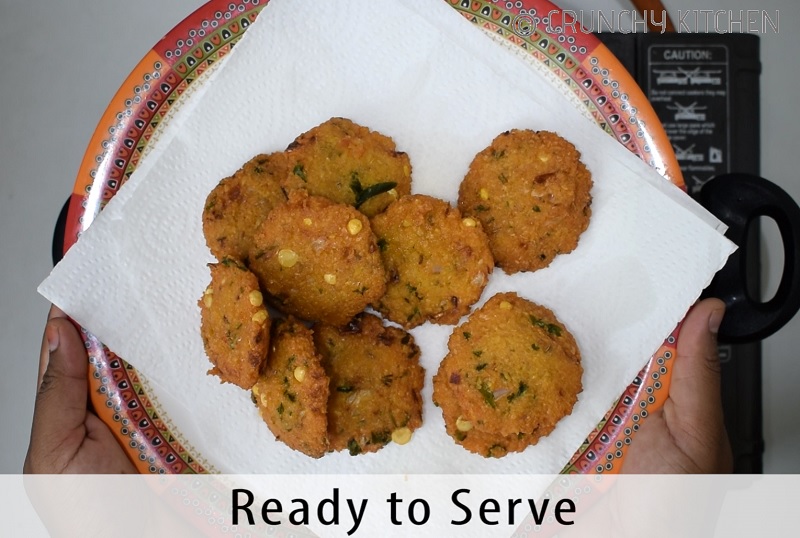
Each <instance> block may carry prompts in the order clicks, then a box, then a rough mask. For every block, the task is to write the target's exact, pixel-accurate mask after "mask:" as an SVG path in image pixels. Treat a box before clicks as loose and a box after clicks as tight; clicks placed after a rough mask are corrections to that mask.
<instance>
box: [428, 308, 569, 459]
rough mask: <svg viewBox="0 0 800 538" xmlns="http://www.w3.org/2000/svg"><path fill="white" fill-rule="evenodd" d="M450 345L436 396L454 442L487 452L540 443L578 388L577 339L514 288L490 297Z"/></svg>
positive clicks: (437, 380) (435, 383) (436, 381)
mask: <svg viewBox="0 0 800 538" xmlns="http://www.w3.org/2000/svg"><path fill="white" fill-rule="evenodd" d="M448 350H449V352H448V354H447V356H446V357H445V358H444V360H443V361H442V363H441V364H440V366H439V371H438V372H437V374H436V375H435V376H434V379H433V387H434V388H433V400H434V403H436V404H437V405H438V406H440V407H441V408H442V413H443V415H444V418H445V421H446V425H447V431H448V433H449V434H450V435H451V436H452V437H453V438H454V439H455V440H456V442H458V443H459V444H461V445H462V446H464V447H465V448H467V449H468V450H471V451H473V452H477V453H479V454H483V455H485V456H495V457H497V456H500V455H503V454H502V453H503V452H507V451H518V450H523V449H524V448H525V447H526V446H529V445H531V444H535V443H536V442H538V440H539V438H541V437H542V436H545V435H548V434H549V433H550V432H552V431H553V429H554V428H555V426H556V423H558V421H560V420H561V419H562V418H563V417H565V416H566V415H569V414H570V413H571V412H572V408H573V406H574V405H575V402H576V401H577V397H578V393H580V392H581V390H582V384H581V378H582V375H583V368H582V367H581V364H580V352H579V350H578V346H577V344H576V342H575V339H574V338H573V337H572V335H571V334H570V333H569V332H568V331H567V329H566V327H564V325H563V324H562V323H561V322H560V321H558V319H556V317H555V315H554V314H553V313H552V312H551V311H550V310H548V309H547V308H545V307H543V306H539V305H536V304H534V303H532V302H530V301H527V300H525V299H522V298H520V297H519V296H517V295H516V294H515V293H501V294H498V295H495V296H494V297H492V298H491V299H489V301H487V303H486V304H485V305H484V306H483V307H482V308H480V309H479V310H477V311H476V312H475V313H473V314H472V315H471V316H470V318H469V319H468V320H467V321H466V322H465V323H464V324H462V325H460V326H459V327H457V328H456V329H455V330H454V331H453V334H452V335H451V336H450V340H449V341H448ZM459 425H460V427H459Z"/></svg>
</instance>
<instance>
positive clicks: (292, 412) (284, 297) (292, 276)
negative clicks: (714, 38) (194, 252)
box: [198, 118, 591, 458]
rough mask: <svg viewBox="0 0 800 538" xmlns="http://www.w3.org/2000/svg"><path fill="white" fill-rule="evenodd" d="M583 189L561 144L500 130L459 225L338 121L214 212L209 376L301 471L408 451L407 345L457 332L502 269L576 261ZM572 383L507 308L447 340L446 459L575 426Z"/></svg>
mask: <svg viewBox="0 0 800 538" xmlns="http://www.w3.org/2000/svg"><path fill="white" fill-rule="evenodd" d="M590 188H591V178H590V176H589V174H588V171H587V170H586V168H585V167H584V166H583V164H582V163H581V162H580V160H579V154H578V153H577V151H576V150H575V148H574V147H573V146H572V145H571V144H570V143H568V142H566V141H564V140H563V139H561V138H559V137H558V136H557V135H554V134H552V133H546V132H539V133H534V132H532V131H510V132H507V133H504V134H502V135H500V136H499V137H497V138H496V139H495V140H494V142H493V143H492V145H491V146H490V147H489V148H487V149H486V150H484V151H482V152H481V153H480V154H478V155H477V156H476V157H475V160H474V161H473V163H472V165H471V167H470V170H469V173H468V174H467V176H466V177H465V178H464V181H463V183H462V185H461V189H460V192H459V208H454V207H452V206H450V204H448V203H447V202H445V201H443V200H438V199H436V198H433V197H430V196H426V195H420V194H415V195H411V194H410V192H411V163H410V161H409V158H408V156H407V155H406V154H405V153H403V152H400V151H397V149H396V147H395V144H394V142H393V141H392V140H391V139H390V138H388V137H386V136H384V135H382V134H380V133H377V132H375V131H371V130H369V129H368V128H366V127H362V126H360V125H357V124H355V123H353V122H352V121H350V120H347V119H343V118H332V119H330V120H328V121H327V122H325V123H323V124H321V125H319V126H317V127H314V128H313V129H311V130H310V131H308V132H306V133H303V134H302V135H300V136H299V137H298V138H297V139H296V140H295V141H294V142H293V143H292V144H290V145H289V147H288V148H287V150H286V151H284V152H278V153H272V154H269V155H258V156H256V157H254V158H253V159H252V160H251V161H249V162H247V163H246V164H245V165H244V166H243V167H242V168H241V169H240V170H239V171H237V172H236V173H235V174H233V175H232V176H230V177H228V178H225V179H223V180H222V181H220V183H219V184H218V185H217V187H216V188H215V189H213V191H212V192H211V193H210V194H209V196H208V198H207V201H206V206H205V210H204V213H203V231H204V234H205V236H206V241H207V243H208V246H209V248H210V250H211V252H212V254H214V255H215V256H216V257H217V259H219V260H221V261H220V263H217V264H211V265H210V269H211V283H210V284H209V286H208V288H207V290H206V291H205V293H204V295H203V297H201V298H200V300H199V303H198V304H199V306H200V309H201V316H202V324H201V335H202V337H203V342H204V344H205V349H206V353H207V355H208V357H209V360H210V361H211V363H212V365H213V368H212V369H211V370H210V371H209V373H211V374H214V375H217V376H218V377H219V378H220V380H221V381H222V382H229V383H234V384H236V385H238V386H240V387H242V388H243V389H246V390H250V389H252V395H253V400H254V402H255V403H256V405H257V406H258V408H259V410H260V413H261V415H262V417H263V419H264V421H265V422H266V423H267V425H268V426H269V428H270V430H271V431H272V432H273V433H274V435H275V437H276V438H277V439H279V440H280V441H282V442H284V443H285V444H287V445H288V446H289V447H291V448H293V449H296V450H299V451H301V452H303V453H305V454H307V455H309V456H311V457H315V458H318V457H321V456H322V455H324V454H325V453H326V452H329V451H339V450H345V449H347V450H348V451H349V452H350V454H353V455H356V454H360V453H366V452H374V451H376V450H379V449H381V448H382V447H383V446H385V445H386V444H387V443H389V442H390V441H393V442H395V443H397V444H405V443H407V442H408V441H409V440H410V438H411V435H412V433H413V431H414V430H415V429H417V428H418V427H420V425H421V424H422V401H421V396H420V394H421V390H422V386H423V382H424V370H423V369H422V367H421V366H420V352H419V348H418V347H417V346H416V345H415V343H414V339H413V337H412V336H411V335H410V334H409V333H408V332H406V330H404V329H412V328H414V327H417V326H419V325H421V324H423V323H426V322H432V323H438V324H455V323H458V321H459V320H460V319H461V318H462V317H463V316H465V315H468V314H469V313H470V310H471V308H472V306H473V305H474V304H475V303H476V302H477V301H478V300H479V299H480V297H481V294H482V293H483V290H484V288H485V286H486V285H487V283H488V280H489V277H490V275H491V273H492V270H493V268H494V266H495V263H497V264H498V265H499V266H500V267H502V268H503V269H505V270H506V271H507V272H515V271H528V270H535V269H538V268H541V267H544V266H546V265H547V264H549V263H550V261H551V260H552V259H553V257H554V256H556V255H557V254H559V253H566V252H569V251H570V250H572V249H573V248H575V245H576V244H577V241H578V236H579V235H580V233H581V232H582V231H583V230H584V229H585V228H586V226H587V224H588V219H589V216H590V209H589V204H590V202H591V198H590V196H589V189H590ZM484 230H485V231H484ZM265 304H269V305H270V306H271V307H272V309H271V310H270V311H269V312H268V311H267V307H266V306H265ZM369 307H372V308H374V309H375V310H377V311H378V312H380V314H382V315H383V316H384V317H385V318H386V319H387V320H389V321H391V322H394V323H397V324H399V325H400V326H402V327H403V328H402V329H401V328H396V327H386V326H384V323H383V321H382V320H381V319H380V318H379V317H377V316H374V315H372V314H368V313H366V312H365V309H367V308H369ZM270 327H272V331H270ZM581 372H582V370H581V367H580V356H579V354H578V350H577V346H576V345H575V341H574V339H573V338H572V336H570V335H569V333H568V332H567V331H566V329H565V328H564V327H563V325H561V324H560V323H559V322H558V321H557V320H555V318H554V316H553V315H552V313H551V312H550V311H549V310H547V309H544V308H542V307H538V306H536V305H533V304H532V303H529V302H528V301H525V300H524V299H521V298H519V297H517V296H516V295H514V294H503V295H500V296H496V297H494V298H492V299H490V300H489V302H488V303H487V304H486V305H485V306H484V307H483V308H481V309H480V310H479V311H477V312H476V313H474V314H473V315H472V316H471V317H470V318H469V320H468V321H467V322H466V323H465V324H464V325H462V326H460V327H458V328H457V329H456V330H455V332H454V333H453V336H451V338H450V353H449V354H448V356H447V357H446V358H445V359H444V361H443V362H442V364H441V366H440V369H439V373H438V374H437V375H436V377H435V379H434V400H435V403H436V404H437V405H439V406H440V407H441V408H442V411H443V415H444V418H445V422H446V426H447V432H448V433H449V434H450V435H451V436H453V438H454V439H455V440H456V442H458V443H459V444H461V445H462V446H464V447H465V448H467V449H468V450H471V451H473V452H478V453H480V454H483V455H484V456H493V457H500V456H503V455H505V454H506V453H507V452H513V451H519V450H523V449H524V448H525V447H526V446H529V445H531V444H534V443H536V441H537V440H538V439H539V437H541V436H543V435H547V434H548V433H550V431H552V429H553V428H554V427H555V424H556V422H558V420H560V419H561V418H562V417H563V416H565V415H566V414H569V413H570V412H571V410H572V407H573V405H574V403H575V401H576V397H577V394H578V392H580V388H581Z"/></svg>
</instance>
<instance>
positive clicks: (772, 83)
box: [0, 0, 800, 473]
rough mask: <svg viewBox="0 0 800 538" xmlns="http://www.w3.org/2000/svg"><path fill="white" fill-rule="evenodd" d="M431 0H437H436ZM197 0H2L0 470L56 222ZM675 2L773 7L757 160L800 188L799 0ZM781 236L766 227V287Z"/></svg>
mask: <svg viewBox="0 0 800 538" xmlns="http://www.w3.org/2000/svg"><path fill="white" fill-rule="evenodd" d="M432 1H436V0H432ZM203 3H204V2H203V0H170V2H161V1H157V0H139V1H137V2H128V1H124V0H103V1H101V0H71V1H70V2H47V1H43V0H25V1H20V0H17V1H14V0H0V51H1V53H0V249H2V250H0V252H2V254H1V255H0V346H1V347H0V349H2V350H3V351H2V371H1V372H2V373H0V425H1V426H2V428H3V433H2V435H1V436H0V439H1V440H0V443H1V444H0V473H16V472H19V470H20V469H21V468H22V462H23V460H24V457H25V451H26V448H27V444H28V436H29V432H30V421H31V417H32V413H33V400H34V394H35V384H36V371H37V360H38V354H39V347H40V343H41V334H42V327H43V325H44V320H45V316H46V314H47V309H48V304H47V303H46V301H45V300H44V299H42V298H41V297H40V296H39V295H38V294H37V293H36V286H37V285H38V284H39V282H41V281H42V280H43V279H44V277H45V276H46V275H47V274H48V272H49V270H50V268H51V263H50V245H51V239H52V231H53V225H54V223H55V220H56V217H57V215H58V212H59V210H60V209H61V206H62V204H63V203H64V201H65V200H66V198H67V197H68V196H69V194H70V193H71V190H72V184H73V181H74V178H75V174H76V172H77V169H78V166H79V164H80V161H81V159H82V157H83V153H84V150H85V149H86V146H87V144H88V142H89V139H90V137H91V135H92V133H93V132H94V129H95V126H96V124H97V122H98V120H99V119H100V116H101V115H102V113H103V111H104V110H105V107H106V105H107V104H108V102H109V101H110V99H111V97H112V96H113V95H114V93H115V92H116V90H117V89H118V88H119V86H120V85H121V84H122V82H123V81H124V79H125V78H126V76H127V75H128V73H129V72H130V71H131V70H132V69H133V67H134V66H135V65H136V64H137V63H138V61H139V60H140V59H141V58H142V56H144V54H145V53H146V52H147V51H148V50H149V49H150V48H151V47H152V46H153V45H154V44H155V43H156V42H157V41H158V40H159V39H160V38H161V37H162V36H163V35H164V34H165V33H167V32H168V31H169V30H170V29H171V28H172V27H173V26H175V25H176V24H177V23H178V22H180V21H181V20H182V19H183V18H184V17H185V16H187V15H188V14H190V13H191V12H192V11H193V10H194V9H196V8H197V7H199V6H200V5H202V4H203ZM665 3H666V5H667V8H668V9H669V11H670V13H671V14H672V17H673V20H675V19H676V18H677V13H678V10H689V9H712V10H717V9H722V10H734V11H737V12H738V10H740V9H745V10H746V9H759V10H766V11H767V12H769V13H770V14H774V12H775V11H776V10H778V11H779V13H780V32H779V33H778V34H775V33H773V32H771V31H770V32H769V33H765V34H762V35H761V62H762V66H763V70H762V77H761V146H762V149H761V163H762V165H761V171H762V175H764V176H765V177H768V178H771V179H772V180H773V181H775V182H776V183H778V184H779V185H781V186H782V187H783V188H784V189H785V190H787V191H788V192H789V194H791V195H792V196H793V197H794V198H795V199H796V200H800V181H799V180H797V179H796V178H795V174H796V172H795V170H794V165H795V162H796V155H795V154H796V151H797V135H798V127H797V125H798V122H800V108H799V107H797V106H796V102H795V96H796V95H797V89H796V87H795V86H794V83H796V82H797V81H798V78H799V77H798V71H800V57H798V55H797V51H798V50H800V36H798V33H797V31H796V30H797V28H798V24H800V4H798V3H796V2H794V1H793V0H760V1H758V2H757V1H756V0H694V1H691V0H666V2H665ZM559 4H560V5H561V6H562V7H564V8H566V9H576V10H577V9H584V10H587V11H588V10H604V11H605V12H606V13H609V14H610V12H611V10H615V11H616V12H619V11H621V10H624V9H631V5H630V4H629V3H628V2H627V1H624V0H592V1H590V0H562V1H561V2H559ZM776 245H777V242H776V241H775V240H774V238H773V237H772V235H771V234H768V237H767V241H766V247H765V250H766V251H767V257H766V259H765V262H764V269H765V272H766V277H765V279H766V286H767V287H768V288H769V287H771V288H772V289H774V287H775V283H774V282H775V280H776V273H777V271H778V270H779V268H776V267H775V265H776V264H775V263H774V261H773V260H774V256H770V254H772V255H774V252H775V251H776V250H777V246H776ZM799 330H800V318H797V317H796V318H795V319H794V320H793V321H791V322H790V323H789V325H788V326H787V327H785V328H784V329H783V330H782V331H780V332H779V333H778V334H776V335H774V336H772V337H770V338H768V339H767V340H766V341H765V342H764V380H763V384H764V385H763V386H764V438H765V442H766V451H765V453H764V470H765V472H769V473H789V472H792V473H797V472H800V460H798V458H797V457H796V453H797V446H798V444H800V391H798V390H797V388H796V387H797V386H799V385H800V365H798V364H797V360H796V359H797V357H796V353H795V350H794V347H795V344H796V343H797V342H798V337H797V334H798V331H799Z"/></svg>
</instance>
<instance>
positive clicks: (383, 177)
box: [286, 118, 411, 216]
mask: <svg viewBox="0 0 800 538" xmlns="http://www.w3.org/2000/svg"><path fill="white" fill-rule="evenodd" d="M286 154H287V158H288V162H289V179H290V180H291V185H288V188H290V189H295V188H296V187H297V185H298V183H297V178H299V179H300V180H301V181H302V186H303V187H304V188H306V189H307V190H308V192H310V193H311V194H313V195H317V196H324V197H326V198H329V199H330V200H334V201H336V202H339V203H342V204H347V205H351V206H354V207H356V208H357V209H359V210H360V211H361V212H362V213H364V214H365V215H367V216H373V215H376V214H377V213H380V212H381V211H383V210H384V209H386V207H387V206H388V205H389V204H391V203H392V202H394V201H395V200H396V199H397V198H398V197H400V196H403V195H405V194H409V193H410V192H411V163H410V161H409V159H408V155H406V154H405V153H403V152H401V151H397V148H396V146H395V144H394V142H393V141H392V139H391V138H389V137H387V136H384V135H382V134H381V133H378V132H377V131H370V130H369V129H368V128H366V127H362V126H361V125H358V124H356V123H353V122H352V121H350V120H348V119H345V118H331V119H330V120H328V121H326V122H325V123H322V124H321V125H318V126H317V127H314V128H313V129H311V130H310V131H308V132H306V133H303V134H302V135H300V136H299V137H297V139H295V141H294V142H292V144H290V145H289V147H288V148H287V151H286Z"/></svg>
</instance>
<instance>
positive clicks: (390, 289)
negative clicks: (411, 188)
mask: <svg viewBox="0 0 800 538" xmlns="http://www.w3.org/2000/svg"><path fill="white" fill-rule="evenodd" d="M372 229H373V231H374V232H375V235H376V236H377V238H378V247H379V248H380V250H381V258H382V259H383V264H384V267H385V268H386V274H387V278H388V284H387V288H386V294H385V295H384V296H383V297H382V298H381V299H380V300H379V301H378V302H377V303H376V304H375V307H376V308H377V309H378V310H379V311H380V312H381V313H382V314H383V315H384V316H386V317H387V318H389V319H390V320H392V321H394V322H396V323H399V324H400V325H403V326H404V327H406V328H412V327H416V326H417V325H420V324H422V323H424V322H425V321H432V322H434V323H439V324H443V325H446V324H453V323H456V322H458V320H459V319H461V316H463V315H465V314H467V313H468V312H469V309H470V307H471V306H472V305H473V304H474V303H475V302H476V301H477V300H478V299H479V298H480V296H481V292H482V291H483V288H484V287H485V286H486V283H487V282H488V278H489V274H490V273H491V272H492V269H493V267H494V259H493V258H492V253H491V250H490V249H489V240H488V238H487V237H486V234H485V233H484V232H483V229H482V227H481V224H480V222H479V221H477V220H476V219H473V218H470V217H468V218H462V217H461V213H460V212H459V211H458V209H455V208H453V207H451V206H450V204H448V203H447V202H445V201H443V200H438V199H436V198H432V197H430V196H425V195H420V194H416V195H410V196H404V197H403V198H400V199H399V200H398V201H397V202H395V203H394V204H392V205H390V206H389V208H388V209H387V210H386V211H385V212H384V213H381V214H380V215H377V216H375V217H373V219H372Z"/></svg>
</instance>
